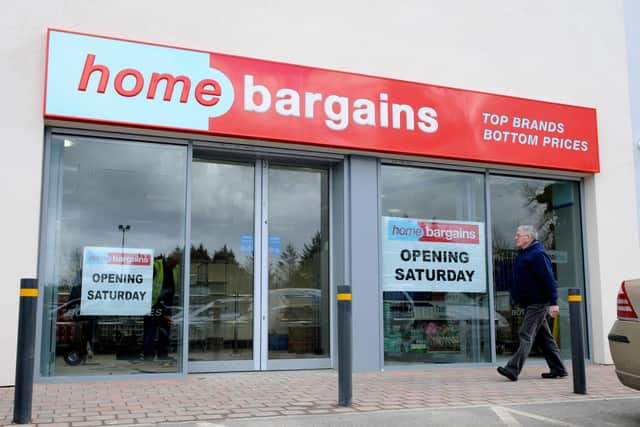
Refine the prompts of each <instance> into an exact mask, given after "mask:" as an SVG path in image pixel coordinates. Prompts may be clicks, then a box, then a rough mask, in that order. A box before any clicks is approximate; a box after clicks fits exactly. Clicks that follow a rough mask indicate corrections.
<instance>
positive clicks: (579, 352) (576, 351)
mask: <svg viewBox="0 0 640 427" xmlns="http://www.w3.org/2000/svg"><path fill="white" fill-rule="evenodd" d="M567 300H568V301H569V321H570V323H571V370H572V371H573V392H574V393H576V394H587V383H586V377H585V366H584V343H583V340H582V295H580V289H575V288H571V289H569V296H568V297H567Z"/></svg>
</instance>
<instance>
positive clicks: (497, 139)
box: [44, 30, 599, 172]
mask: <svg viewBox="0 0 640 427" xmlns="http://www.w3.org/2000/svg"><path fill="white" fill-rule="evenodd" d="M44 116H45V118H47V119H56V120H74V121H87V122H98V123H111V124H121V125H128V126H138V127H148V128H162V129H174V130H180V131H189V132H196V133H207V134H214V135H223V136H236V137H248V138H260V139H267V140H276V141H283V142H295V143H303V144H312V145H318V146H326V147H336V148H344V149H355V150H366V151H377V152H385V153H398V154H409V155H419V156H430V157H440V158H450V159H460V160H473V161H482V162H492V163H503V164H513V165H521V166H535V167H543V168H550V169H564V170H571V171H582V172H598V171H599V160H598V137H597V127H596V111H595V109H593V108H583V107H576V106H570V105H561V104H554V103H549V102H541V101H534V100H528V99H520V98H514V97H508V96H500V95H493V94H488V93H480V92H474V91H467V90H460V89H453V88H447V87H441V86H433V85H427V84H422V83H414V82H407V81H400V80H392V79H385V78H380V77H372V76H364V75H359V74H353V73H345V72H338V71H331V70H324V69H318V68H310V67H304V66H299V65H290V64H283V63H277V62H271V61H263V60H256V59H249V58H242V57H237V56H231V55H223V54H218V53H212V52H202V51H196V50H191V49H181V48H175V47H169V46H160V45H156V44H149V43H139V42H132V41H126V40H119V39H114V38H109V37H99V36H91V35H84V34H77V33H72V32H66V31H58V30H49V34H48V58H47V77H46V93H45V105H44Z"/></svg>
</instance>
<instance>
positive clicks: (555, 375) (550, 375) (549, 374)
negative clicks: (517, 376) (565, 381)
mask: <svg viewBox="0 0 640 427" xmlns="http://www.w3.org/2000/svg"><path fill="white" fill-rule="evenodd" d="M567 375H569V374H568V373H567V372H559V373H558V372H543V373H542V375H540V376H541V377H542V378H564V377H566V376H567Z"/></svg>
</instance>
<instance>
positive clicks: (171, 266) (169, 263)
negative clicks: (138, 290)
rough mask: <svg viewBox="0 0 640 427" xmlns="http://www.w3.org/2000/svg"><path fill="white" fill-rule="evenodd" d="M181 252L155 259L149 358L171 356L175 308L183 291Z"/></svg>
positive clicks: (148, 327) (146, 348) (146, 353)
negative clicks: (172, 317) (175, 303)
mask: <svg viewBox="0 0 640 427" xmlns="http://www.w3.org/2000/svg"><path fill="white" fill-rule="evenodd" d="M179 283H180V255H179V254H172V255H170V256H169V257H167V258H165V257H164V256H158V257H156V258H155V259H154V260H153V287H152V293H151V313H149V315H148V316H145V317H144V339H143V344H142V345H143V352H144V359H145V360H153V358H154V356H156V357H157V359H158V360H162V359H165V360H166V359H168V358H169V335H170V332H171V308H172V306H173V305H174V297H175V296H176V295H177V294H178V292H179Z"/></svg>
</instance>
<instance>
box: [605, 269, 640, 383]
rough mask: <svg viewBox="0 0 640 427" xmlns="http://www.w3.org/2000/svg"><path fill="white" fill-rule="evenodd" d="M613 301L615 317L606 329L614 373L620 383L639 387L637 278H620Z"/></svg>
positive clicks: (639, 285) (639, 299) (639, 300)
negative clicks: (615, 311)
mask: <svg viewBox="0 0 640 427" xmlns="http://www.w3.org/2000/svg"><path fill="white" fill-rule="evenodd" d="M617 305H618V320H616V322H615V323H614V324H613V328H611V331H610V332H609V348H610V349H611V356H612V357H613V362H614V363H615V365H616V375H617V376H618V379H619V380H620V382H621V383H622V384H624V385H626V386H627V387H631V388H635V389H636V390H640V318H638V311H637V310H640V279H634V280H625V281H624V282H622V285H620V290H619V291H618V303H617Z"/></svg>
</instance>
